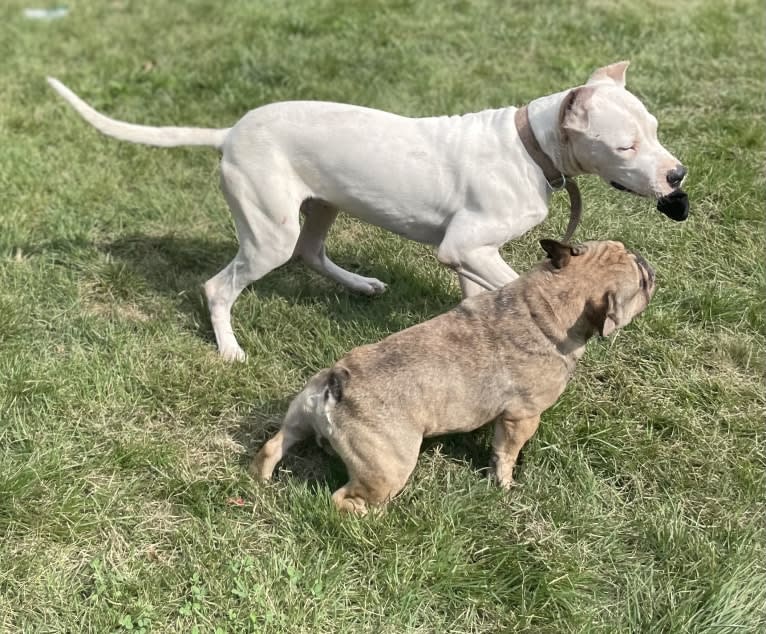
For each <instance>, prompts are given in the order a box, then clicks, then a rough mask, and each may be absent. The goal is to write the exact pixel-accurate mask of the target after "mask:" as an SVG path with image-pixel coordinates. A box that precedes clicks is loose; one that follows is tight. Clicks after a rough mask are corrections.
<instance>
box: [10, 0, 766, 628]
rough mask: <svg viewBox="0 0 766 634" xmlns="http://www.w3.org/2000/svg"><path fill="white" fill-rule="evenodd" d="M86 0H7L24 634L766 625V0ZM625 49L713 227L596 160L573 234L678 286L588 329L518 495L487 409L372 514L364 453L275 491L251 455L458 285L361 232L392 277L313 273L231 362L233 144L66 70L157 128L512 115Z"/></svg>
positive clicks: (14, 478) (560, 218)
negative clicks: (509, 484)
mask: <svg viewBox="0 0 766 634" xmlns="http://www.w3.org/2000/svg"><path fill="white" fill-rule="evenodd" d="M32 4H34V3H32ZM40 4H42V5H47V4H48V3H40ZM68 4H69V6H70V10H71V12H70V15H69V16H68V17H66V18H65V19H62V20H59V21H55V22H51V23H40V22H34V21H29V20H25V19H24V18H23V17H22V14H21V10H22V8H23V7H24V6H28V5H29V3H28V2H26V0H23V1H22V0H6V2H4V3H2V6H1V7H0V56H1V58H2V60H3V63H2V64H0V85H2V87H3V90H2V95H3V96H2V99H1V100H0V139H1V140H2V142H1V143H0V148H2V149H1V150H0V193H1V194H2V205H1V206H0V630H2V631H6V632H22V631H23V632H76V631H93V632H128V631H133V632H148V631H152V632H188V631H192V630H193V628H195V627H196V628H197V631H199V632H213V631H226V632H246V631H250V632H349V631H354V632H505V631H523V630H527V631H534V632H551V633H559V632H604V633H612V632H724V633H726V632H732V633H733V632H737V633H739V632H756V631H762V628H763V627H764V605H765V604H766V573H765V572H764V567H763V562H764V557H765V556H766V553H765V552H764V551H765V549H764V539H765V536H764V513H763V499H764V427H763V421H764V410H765V409H766V408H765V407H764V405H765V401H764V389H763V374H764V349H765V348H766V345H765V344H766V341H765V335H766V330H765V328H764V316H765V313H766V307H765V305H764V252H763V220H764V185H766V182H765V181H764V172H763V157H764V147H765V145H766V144H765V143H764V138H765V130H764V128H765V126H764V116H763V115H764V77H763V60H764V53H765V52H766V51H765V47H764V39H763V33H764V30H763V27H764V9H763V6H762V3H761V2H758V0H742V1H736V2H735V1H725V0H679V1H678V2H673V3H667V2H659V1H642V2H638V1H636V2H628V1H627V0H614V1H609V0H587V1H585V2H563V1H561V2H550V3H538V2H534V3H533V2H529V1H527V0H523V1H518V2H499V1H494V2H490V1H489V0H476V1H475V2H467V1H464V0H463V1H460V0H455V1H442V2H415V1H407V0H398V1H396V2H382V1H381V2H373V1H364V2H363V1H361V0H357V1H355V2H347V1H344V2H341V1H340V0H335V1H332V0H306V1H301V2H289V3H288V2H283V1H276V0H263V1H259V2H253V1H248V0H228V1H227V2H225V3H224V2H213V1H212V0H190V1H187V2H137V1H131V0H118V1H114V2H112V1H106V0H102V1H92V2H91V1H88V2H85V1H84V0H72V1H70V2H69V3H68ZM626 58H627V59H630V60H631V61H632V66H631V68H630V70H629V74H628V85H629V88H631V89H632V90H633V91H634V92H635V93H636V94H637V95H639V96H640V97H641V98H642V99H643V100H644V101H645V102H646V103H647V105H648V106H649V108H650V110H651V111H652V112H654V114H656V115H657V117H658V119H659V120H660V135H661V139H662V140H663V141H664V143H665V144H666V145H667V146H668V147H669V148H670V149H671V150H672V151H673V152H674V153H675V154H676V155H677V156H679V157H681V159H682V160H683V161H684V163H685V164H686V165H688V166H689V168H690V176H689V180H688V188H687V189H688V191H689V194H690V197H691V202H692V215H691V217H690V219H689V221H688V222H686V223H684V224H674V223H672V222H671V221H669V220H667V219H666V218H664V217H663V216H661V215H660V214H658V213H657V212H656V211H655V210H653V208H652V206H651V204H650V203H649V202H647V201H644V200H639V199H636V198H632V197H629V196H626V195H623V194H620V193H618V192H616V191H614V190H611V189H610V188H608V187H607V186H606V185H605V184H603V183H601V182H599V181H598V180H597V179H595V178H583V179H580V181H581V186H582V189H583V196H584V201H585V214H584V221H583V224H582V225H581V227H580V229H579V230H578V236H579V237H580V238H615V239H622V240H624V241H625V242H626V243H627V244H629V246H631V247H633V248H636V249H638V250H640V251H641V252H642V253H643V254H644V255H645V256H646V257H647V259H648V260H649V261H650V262H652V263H653V264H654V266H655V268H656V269H657V271H658V283H659V289H658V291H657V294H656V296H655V299H654V301H653V304H652V305H651V306H650V308H649V310H648V311H647V312H646V314H645V315H643V316H642V317H641V318H640V319H638V320H637V321H636V322H635V323H634V324H632V325H631V326H630V327H629V328H627V329H626V330H625V331H623V332H621V333H620V334H619V336H617V337H616V338H615V339H614V340H608V341H597V342H593V344H592V346H591V347H590V348H589V350H588V352H587V354H586V356H585V358H584V359H583V361H582V363H581V365H580V367H579V369H578V373H577V375H576V377H575V379H574V380H573V382H572V383H571V384H570V387H569V389H568V390H567V392H566V393H565V395H564V396H563V397H562V399H561V400H560V401H559V403H557V405H556V406H555V407H553V408H552V409H551V410H549V411H548V412H547V413H546V414H545V415H544V416H543V423H542V425H541V428H540V430H539V432H538V434H537V435H536V437H535V438H534V439H533V440H532V441H531V442H530V443H529V445H528V447H527V448H526V450H525V452H524V460H523V464H522V465H521V466H520V468H519V469H518V470H517V476H518V481H519V486H517V487H515V488H514V489H513V491H512V492H511V493H509V494H505V493H503V492H501V491H499V490H498V489H496V488H494V487H493V486H492V485H491V484H490V483H489V482H488V480H487V478H486V475H485V471H484V470H485V468H486V467H487V464H488V457H489V449H488V447H489V434H488V432H487V431H486V430H484V431H480V432H477V433H475V434H472V435H465V436H457V437H454V438H447V439H439V440H436V441H430V442H428V443H426V446H425V447H424V450H423V453H422V455H421V458H420V461H419V465H418V468H417V470H416V472H415V474H414V476H413V478H412V480H411V482H410V484H409V485H408V486H407V488H406V489H405V491H404V492H403V494H402V495H401V497H400V498H398V499H397V500H396V501H395V502H394V503H393V504H392V505H391V507H390V510H389V511H388V512H387V513H386V514H384V515H382V516H380V517H368V518H365V519H361V520H360V519H355V518H342V517H339V516H338V515H337V514H336V513H335V512H334V510H333V508H332V507H331V504H330V501H329V494H330V492H331V491H332V490H333V488H334V487H337V486H338V485H340V484H342V483H343V482H344V471H343V467H342V465H341V464H339V463H338V462H337V461H334V460H332V459H330V458H328V457H325V456H324V455H323V454H322V453H321V452H320V451H319V450H318V449H316V448H315V447H313V446H310V445H307V446H304V447H302V448H300V449H299V450H298V451H297V452H296V453H295V455H293V456H290V457H289V458H288V459H287V460H286V461H285V463H284V466H283V468H282V470H281V471H280V474H279V476H278V477H277V479H276V481H275V482H274V483H273V484H270V485H266V486H264V485H259V484H256V483H254V482H252V481H251V480H250V479H249V478H248V476H247V474H246V472H245V469H244V467H245V465H246V461H247V456H248V454H250V453H252V451H253V450H254V449H256V448H257V447H258V446H260V444H261V443H262V442H263V441H264V440H265V439H266V438H267V437H268V436H269V434H271V433H272V432H273V431H274V430H275V429H276V427H277V425H278V423H279V420H280V416H281V414H282V413H283V412H284V410H285V408H286V405H287V403H288V402H289V399H290V398H291V396H292V395H293V394H294V393H295V392H296V391H297V390H298V389H300V387H301V386H302V384H303V382H304V381H305V380H306V379H307V378H308V377H309V376H310V375H311V374H312V373H313V372H315V371H316V370H317V369H319V368H321V367H323V366H326V365H328V364H330V363H331V362H332V361H334V360H335V359H336V358H337V357H338V356H340V355H341V354H342V353H344V352H345V351H347V350H349V349H350V348H352V347H354V346H356V345H359V344H362V343H367V342H371V341H375V340H378V339H380V338H382V337H383V336H385V335H386V334H388V333H390V332H393V331H396V330H399V329H401V328H403V327H406V326H409V325H411V324H414V323H417V322H420V321H423V320H424V319H427V318H429V317H431V316H433V315H435V314H437V313H439V312H441V311H443V310H445V309H447V308H449V307H451V306H452V305H454V304H455V302H457V301H458V299H459V292H458V289H457V286H456V284H455V282H454V280H453V279H452V278H451V276H450V274H449V273H448V272H447V271H445V270H444V269H443V268H441V267H440V266H439V265H438V263H437V262H436V259H435V257H434V255H433V253H432V251H431V250H430V249H428V248H426V247H424V246H422V245H417V244H414V243H412V242H406V241H403V240H401V239H399V238H397V237H395V236H392V235H389V234H386V233H384V232H381V231H378V230H376V229H373V228H371V227H368V226H364V225H362V224H360V223H358V222H356V221H355V220H352V219H348V218H343V219H342V220H340V221H339V222H338V223H337V224H336V226H335V229H334V231H333V233H332V234H331V238H330V241H329V250H330V251H331V253H332V254H333V257H334V258H335V259H336V260H337V261H338V262H340V263H341V264H342V265H344V266H346V267H348V268H351V269H353V270H357V271H359V272H361V273H363V274H367V275H374V276H376V277H379V278H380V279H382V280H384V281H386V282H389V283H390V288H389V291H388V292H387V293H386V294H385V295H384V296H382V297H380V298H376V299H368V298H365V297H357V296H353V295H351V294H349V293H346V292H344V290H343V289H341V288H339V287H338V286H336V285H335V284H333V283H331V282H329V281H327V280H325V279H321V278H318V277H317V276H316V275H314V274H313V273H311V272H309V271H307V270H306V269H305V268H304V267H302V266H301V265H288V266H287V267H285V268H283V269H281V270H279V271H277V272H274V273H273V274H271V275H270V276H268V277H267V278H265V279H263V280H262V281H260V282H258V283H257V284H255V285H254V287H253V288H252V289H251V291H250V292H247V293H245V294H243V296H242V297H241V299H240V300H239V302H238V303H237V305H236V307H235V311H234V324H235V329H236V331H237V333H238V335H239V337H240V341H241V343H242V345H243V347H244V348H245V349H246V351H247V352H248V353H249V355H250V358H249V361H248V362H247V363H246V364H244V365H227V364H225V363H223V362H221V361H220V360H218V358H217V356H216V353H215V350H214V346H213V343H212V331H211V327H210V325H209V322H208V319H207V312H206V309H205V306H204V302H203V299H202V295H201V290H200V283H201V282H203V281H204V280H205V279H207V278H208V277H210V276H211V275H212V274H213V273H215V272H216V271H217V270H218V269H220V268H221V267H222V266H223V265H224V264H226V262H227V261H228V260H229V259H230V258H231V256H232V255H233V254H234V252H235V250H236V242H235V236H234V232H233V229H232V223H231V220H230V216H229V214H228V211H227V209H226V207H225V204H224V202H223V199H222V197H221V195H220V193H219V191H218V187H217V156H216V154H215V153H214V152H211V151H209V150H203V149H178V150H160V149H152V148H146V147H139V146H133V145H129V144H125V143H119V142H117V141H114V140H110V139H106V138H104V137H101V136H100V135H99V134H98V133H96V132H95V131H94V130H92V129H91V128H90V127H89V126H87V124H85V123H84V122H83V121H81V120H80V119H79V118H78V117H77V116H76V115H75V114H74V112H72V111H71V110H70V109H68V108H67V107H66V106H65V104H64V103H63V102H62V101H61V100H60V99H58V98H57V96H56V95H55V94H54V93H53V92H52V91H51V90H50V89H49V88H48V87H47V85H46V84H45V81H44V77H45V75H54V76H57V77H59V78H61V79H62V80H64V81H65V82H66V83H67V84H69V85H70V86H71V87H72V88H73V89H74V90H75V91H76V92H78V93H79V94H81V95H83V96H84V97H85V98H86V99H88V100H89V101H91V102H92V103H93V104H94V105H96V106H97V107H99V108H102V109H104V110H105V111H107V112H109V113H110V114H113V115H114V116H118V117H121V118H124V119H128V120H131V121H136V122H145V123H150V124H174V123H175V124H189V125H194V124H196V125H203V126H221V127H223V126H228V125H231V124H232V123H233V122H234V121H235V120H236V119H238V118H239V117H240V116H241V115H242V114H244V112H245V111H246V110H248V109H250V108H252V107H255V106H257V105H260V104H262V103H266V102H270V101H277V100H283V99H329V100H336V101H347V102H353V103H358V104H363V105H368V106H373V107H378V108H383V109H387V110H393V111H396V112H400V113H404V114H409V115H429V114H437V113H458V112H468V111H475V110H480V109H483V108H490V107H499V106H503V105H509V104H517V103H522V102H524V101H527V100H529V99H532V98H534V97H537V96H540V95H543V94H548V93H550V92H554V91H558V90H561V89H563V88H565V87H567V86H570V85H573V84H576V83H579V82H582V81H584V80H585V79H586V78H587V76H588V74H589V73H590V72H591V71H592V70H593V69H594V68H596V67H598V66H600V65H603V64H606V63H610V62H613V61H617V60H620V59H626ZM563 198H565V197H562V198H560V197H557V198H556V200H555V202H554V205H553V209H552V212H551V215H550V217H549V219H548V221H546V223H544V224H543V225H542V226H541V227H539V228H537V229H536V230H535V231H533V232H531V233H530V234H529V235H527V236H525V237H524V238H523V239H521V240H518V241H516V242H514V243H513V244H511V245H508V247H507V248H506V251H505V256H506V258H507V259H508V261H509V262H511V263H512V264H513V265H514V266H516V268H518V269H520V270H523V269H525V268H526V267H528V266H529V265H530V264H531V263H532V262H534V261H535V260H537V259H539V258H540V257H541V255H542V253H541V251H540V249H539V247H538V246H537V239H539V238H540V237H543V236H545V237H551V236H553V237H555V236H558V235H561V233H562V232H563V229H564V226H565V224H566V213H565V201H564V200H563ZM240 501H241V504H240Z"/></svg>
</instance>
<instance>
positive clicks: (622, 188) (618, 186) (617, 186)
mask: <svg viewBox="0 0 766 634" xmlns="http://www.w3.org/2000/svg"><path fill="white" fill-rule="evenodd" d="M609 184H610V185H611V186H612V187H614V188H615V189H619V190H620V191H621V192H628V193H629V194H635V195H636V196H640V194H637V193H636V192H634V191H633V190H632V189H630V188H629V187H625V185H623V184H621V183H618V182H617V181H609Z"/></svg>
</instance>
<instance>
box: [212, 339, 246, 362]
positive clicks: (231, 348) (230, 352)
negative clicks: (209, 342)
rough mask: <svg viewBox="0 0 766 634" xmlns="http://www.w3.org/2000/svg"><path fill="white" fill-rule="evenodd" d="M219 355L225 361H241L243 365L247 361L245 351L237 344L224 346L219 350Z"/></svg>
mask: <svg viewBox="0 0 766 634" xmlns="http://www.w3.org/2000/svg"><path fill="white" fill-rule="evenodd" d="M218 354H219V355H221V358H222V359H223V360H224V361H239V362H240V363H242V362H244V361H246V360H247V355H246V354H245V351H244V350H243V349H242V348H240V347H239V344H237V343H233V344H231V343H230V344H228V345H225V346H222V347H221V348H219V349H218Z"/></svg>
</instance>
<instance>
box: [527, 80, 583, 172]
mask: <svg viewBox="0 0 766 634" xmlns="http://www.w3.org/2000/svg"><path fill="white" fill-rule="evenodd" d="M570 90H571V89H570ZM570 90H564V91H563V92H557V93H556V94H554V95H548V96H547V97H540V98H539V99H535V100H534V101H531V102H529V105H528V106H527V111H528V112H529V125H530V126H531V127H532V132H534V134H535V137H536V138H537V142H538V143H539V144H540V147H541V148H542V150H543V152H545V153H546V154H547V155H548V157H550V159H551V161H553V164H554V165H555V166H556V169H558V170H559V171H560V172H561V173H562V174H564V175H566V176H577V175H578V174H581V173H582V170H581V169H580V168H579V166H578V165H577V163H576V161H574V160H572V158H571V157H569V156H566V154H565V153H562V148H563V145H562V142H561V128H560V121H559V116H560V111H561V104H562V102H563V101H564V98H565V97H566V96H567V95H568V94H569V92H570Z"/></svg>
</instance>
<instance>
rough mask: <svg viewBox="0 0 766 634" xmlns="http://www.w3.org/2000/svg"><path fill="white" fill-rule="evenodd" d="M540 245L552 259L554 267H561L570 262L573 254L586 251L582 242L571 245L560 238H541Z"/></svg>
mask: <svg viewBox="0 0 766 634" xmlns="http://www.w3.org/2000/svg"><path fill="white" fill-rule="evenodd" d="M540 246H541V247H542V248H543V251H545V252H546V253H547V254H548V257H549V258H550V259H551V264H553V266H554V268H557V269H561V268H564V267H565V266H566V265H567V264H569V260H571V259H572V256H573V255H581V254H583V253H585V247H584V246H583V245H581V244H578V245H575V246H571V245H569V244H564V243H563V242H559V241H558V240H546V239H543V240H540Z"/></svg>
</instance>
